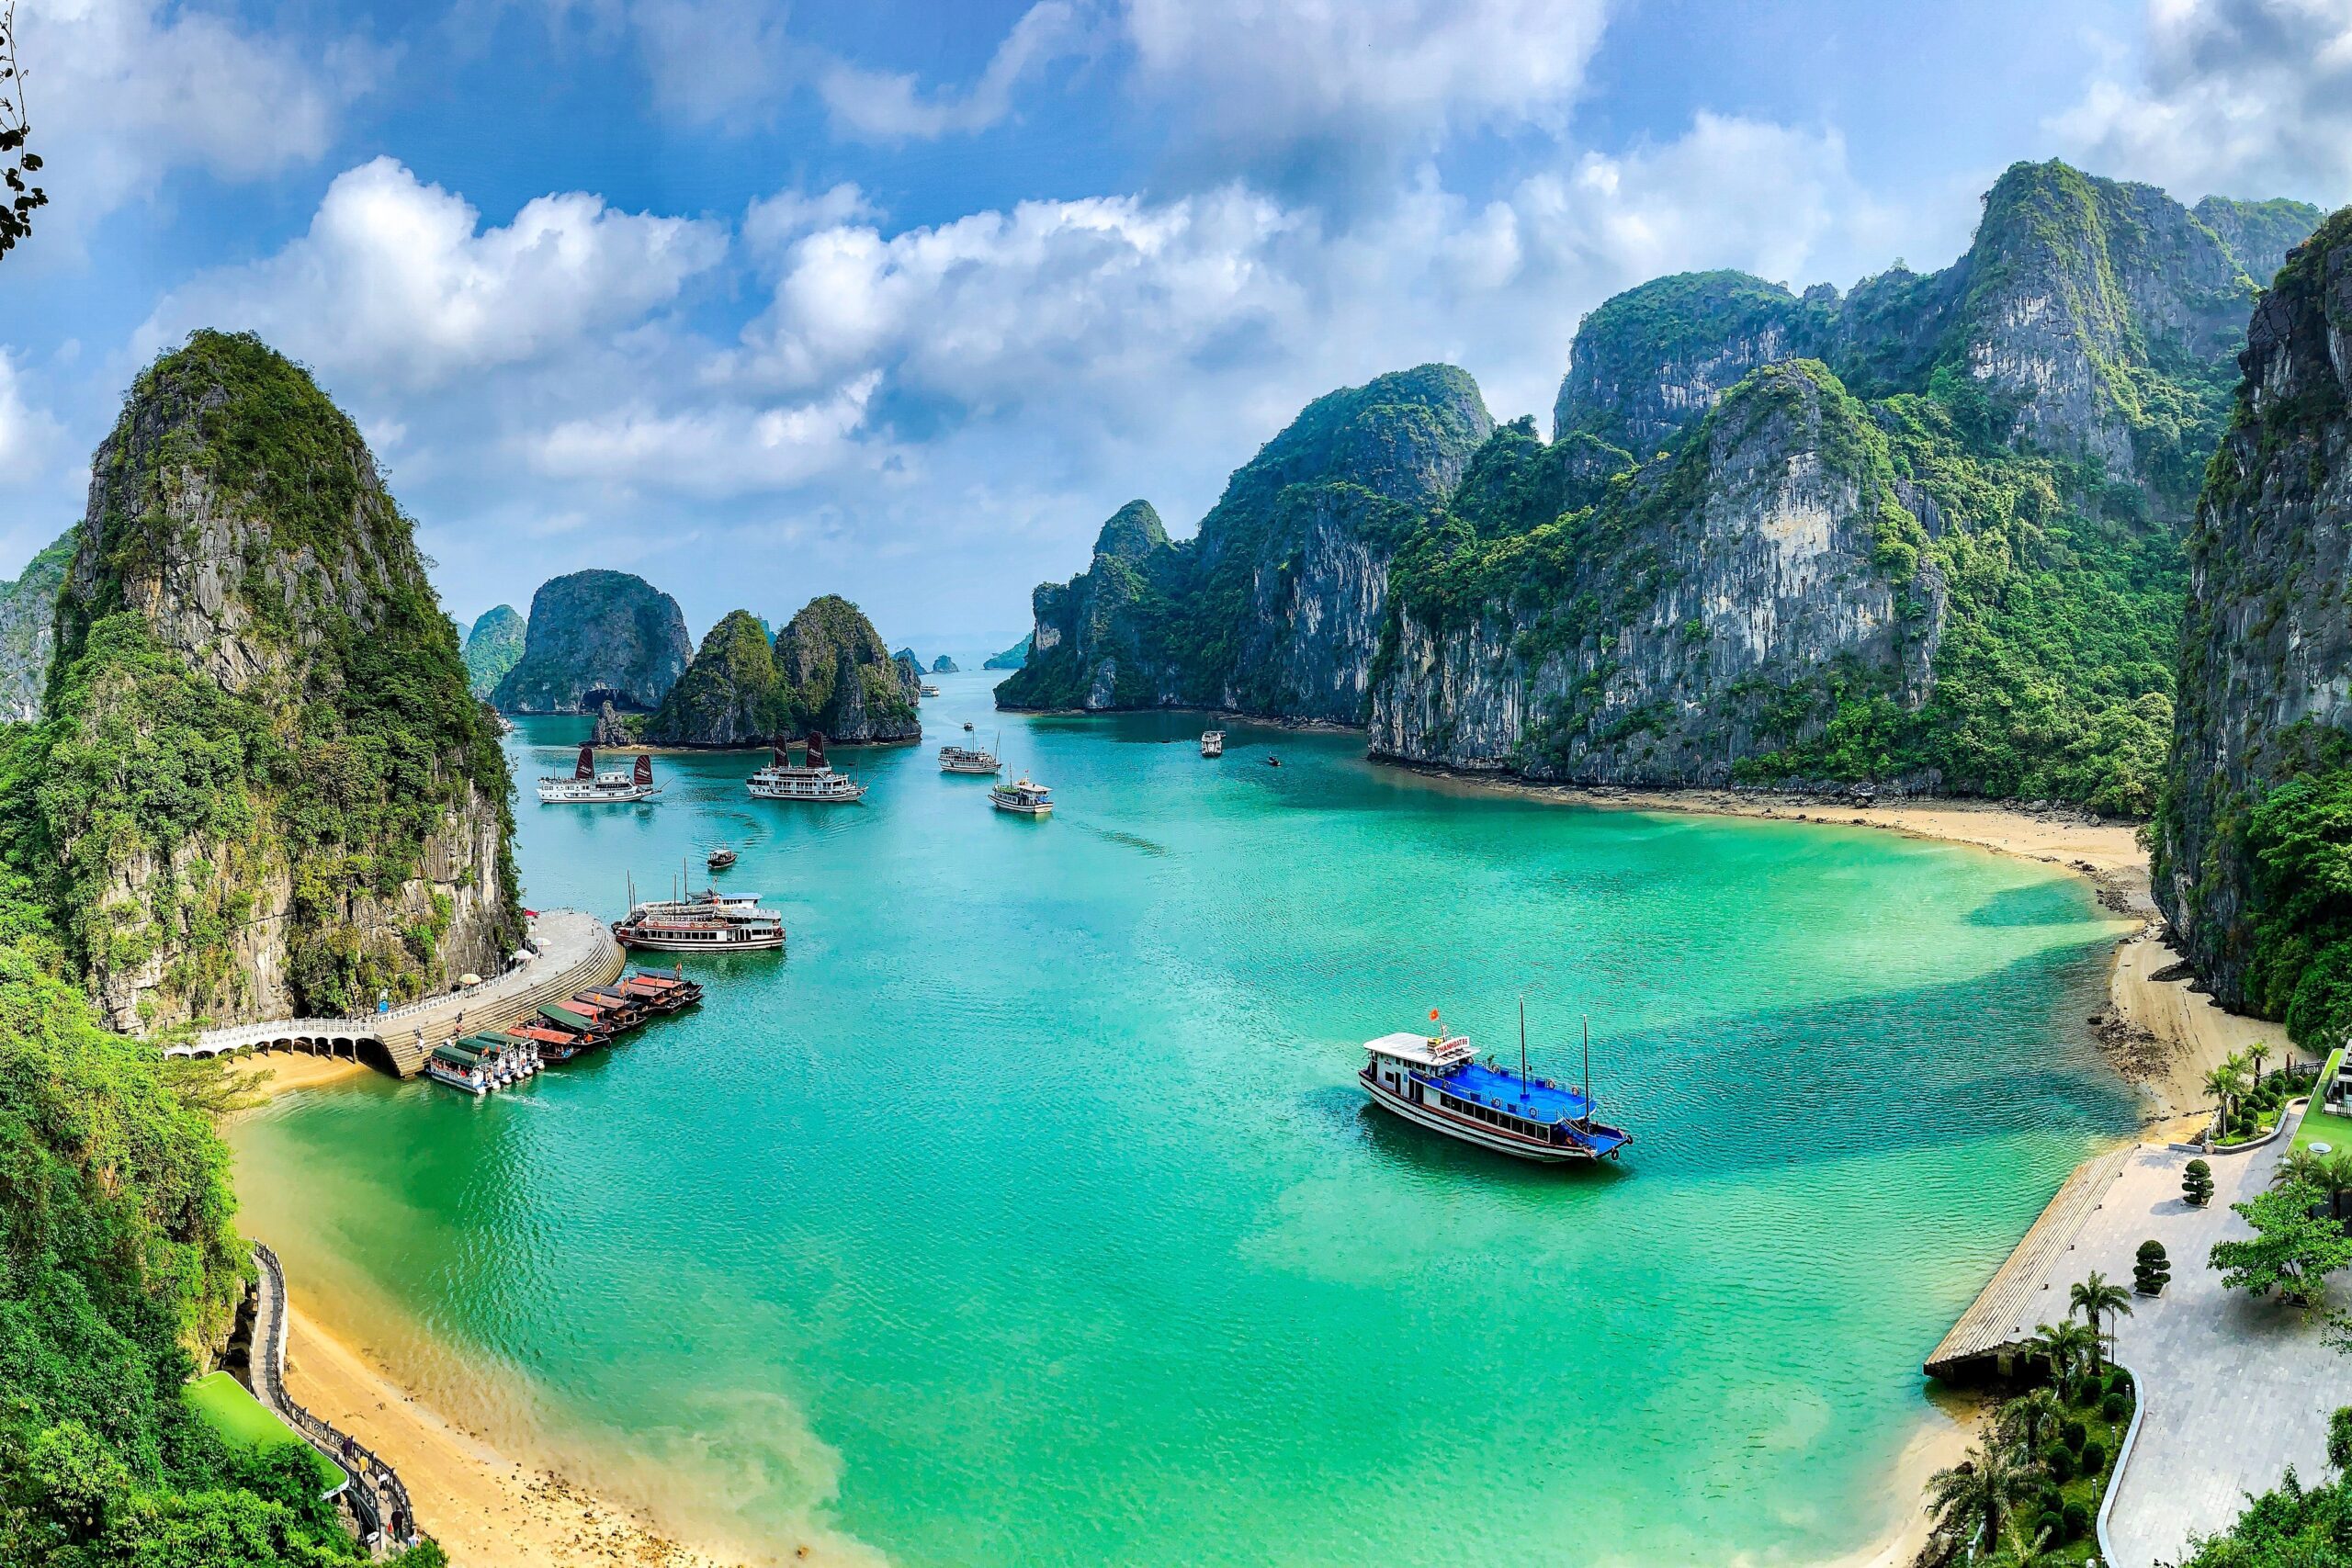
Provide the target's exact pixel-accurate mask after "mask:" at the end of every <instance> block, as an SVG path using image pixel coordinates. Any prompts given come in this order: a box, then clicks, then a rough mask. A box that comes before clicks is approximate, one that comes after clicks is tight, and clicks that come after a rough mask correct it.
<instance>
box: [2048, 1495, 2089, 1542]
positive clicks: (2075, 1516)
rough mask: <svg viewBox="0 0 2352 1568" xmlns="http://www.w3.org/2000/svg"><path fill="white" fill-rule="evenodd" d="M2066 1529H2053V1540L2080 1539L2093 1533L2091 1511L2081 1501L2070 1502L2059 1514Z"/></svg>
mask: <svg viewBox="0 0 2352 1568" xmlns="http://www.w3.org/2000/svg"><path fill="white" fill-rule="evenodd" d="M2058 1518H2059V1521H2060V1522H2061V1523H2062V1524H2063V1525H2064V1527H2065V1528H2064V1529H2057V1530H2052V1531H2051V1532H2050V1533H2051V1538H2052V1540H2062V1539H2063V1540H2081V1539H2082V1538H2083V1537H2084V1536H2086V1535H2088V1534H2090V1533H2091V1511H2090V1510H2089V1509H2088V1508H2086V1507H2084V1506H2082V1505H2081V1504H2080V1503H2069V1504H2067V1505H2066V1506H2065V1507H2064V1508H2063V1509H2061V1510H2060V1511H2059V1514H2058Z"/></svg>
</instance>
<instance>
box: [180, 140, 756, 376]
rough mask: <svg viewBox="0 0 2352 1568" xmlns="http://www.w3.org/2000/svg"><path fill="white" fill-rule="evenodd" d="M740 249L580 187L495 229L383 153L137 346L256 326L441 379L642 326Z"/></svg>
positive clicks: (349, 364) (369, 362)
mask: <svg viewBox="0 0 2352 1568" xmlns="http://www.w3.org/2000/svg"><path fill="white" fill-rule="evenodd" d="M726 244H727V239H726V234H725V232H724V231H723V230H722V229H721V228H720V227H719V226H718V225H717V224H714V223H709V222H707V221H702V220H690V219H683V218H657V217H653V216H650V215H648V214H633V213H625V212H617V211H615V210H613V209H610V208H607V207H606V206H605V204H604V202H603V201H602V200H601V199H599V198H598V197H593V196H589V195H586V194H584V193H582V192H578V191H572V192H567V193H563V194H560V195H554V196H543V197H537V199H535V200H533V201H531V202H529V203H527V204H526V205H525V206H524V208H523V209H522V210H521V211H519V212H517V213H516V214H515V220H514V221H513V222H511V223H508V224H506V225H504V226H503V227H498V228H488V229H485V228H483V227H482V226H481V214H480V213H479V212H477V211H476V210H475V209H474V208H473V207H472V206H471V205H470V204H469V203H468V202H467V201H466V200H465V199H464V197H460V196H458V195H456V194H454V193H452V192H449V191H446V190H444V189H442V188H441V187H440V186H435V185H425V184H423V183H421V182H420V181H419V180H418V179H417V177H416V176H415V175H413V174H411V173H410V172H409V171H408V170H407V169H406V168H404V167H402V166H401V164H397V163H395V162H394V161H392V160H391V159H390V158H379V159H376V160H375V161H374V162H372V163H368V164H361V165H360V166H359V167H357V168H355V169H350V170H346V171H345V173H343V174H342V175H337V176H336V178H335V180H334V184H333V185H332V186H329V187H328V188H327V193H326V197H325V198H324V199H323V200H322V202H321V203H320V206H319V210H318V213H317V215H316V216H315V217H314V218H313V219H312V220H311V227H310V231H309V232H308V233H306V234H304V235H303V236H302V237H301V238H300V239H298V240H296V241H294V242H293V243H291V244H289V245H288V246H287V247H286V248H285V249H284V250H282V251H280V252H278V253H277V254H276V255H274V256H271V257H269V258H267V259H266V260H264V261H261V262H257V263H255V264H254V265H249V266H243V267H234V268H230V269H227V270H224V271H218V272H213V273H209V274H207V275H204V276H199V277H198V278H197V279H195V280H194V281H192V282H191V283H189V284H187V286H186V287H184V288H180V289H178V290H175V292H174V293H173V294H171V295H170V296H169V297H167V298H166V299H164V303H163V304H162V305H161V306H160V307H159V308H158V309H157V310H156V312H155V314H154V315H153V317H151V318H150V320H149V321H148V322H147V324H146V325H145V326H144V327H143V328H141V333H140V343H139V344H138V345H137V346H138V347H139V348H140V349H141V351H142V352H152V351H153V349H155V348H157V347H160V346H162V345H164V344H168V343H171V342H175V341H176V340H177V339H178V338H179V337H180V336H181V335H183V334H184V333H186V332H187V330H188V329H189V328H192V327H198V326H212V327H222V328H248V329H251V330H253V331H255V332H258V333H261V334H262V335H263V336H264V337H266V338H267V339H268V340H269V341H270V342H272V343H273V344H277V346H278V347H279V348H281V349H283V350H285V351H286V352H288V353H290V354H294V355H299V356H300V357H301V358H304V359H306V360H309V361H310V362H311V363H312V364H315V365H318V366H320V367H324V368H327V369H330V370H334V371H339V372H344V373H347V374H349V375H352V376H354V377H356V378H365V379H368V380H370V381H374V382H379V383H383V384H388V385H397V386H399V387H401V388H405V389H411V390H420V389H432V388H436V387H439V386H441V385H443V384H445V383H446V382H447V381H448V380H449V379H450V378H453V377H455V376H458V375H460V374H463V373H468V372H473V371H479V370H481V369H483V368H486V367H493V366H503V365H517V364H528V363H534V362H537V361H541V360H544V359H547V358H548V357H549V356H551V355H557V354H559V353H560V352H561V351H563V350H566V349H568V348H571V347H572V346H573V345H575V344H578V343H579V342H581V340H582V339H583V338H585V337H587V336H589V335H590V334H592V333H597V332H599V331H602V330H608V329H614V328H617V327H621V326H624V325H627V324H629V323H633V322H635V321H638V320H639V319H640V318H642V317H643V316H644V315H645V313H646V312H647V311H649V310H651V309H653V308H654V307H656V306H660V305H663V304H666V303H668V302H669V301H671V300H672V299H675V298H676V297H677V295H678V293H679V290H680V289H681V288H683V287H684V284H685V282H686V280H687V279H689V278H690V277H692V276H695V274H696V273H699V272H702V271H704V270H705V269H707V268H708V267H711V266H713V265H717V264H718V261H719V260H720V259H721V257H722V255H723V254H724V253H725V249H726Z"/></svg>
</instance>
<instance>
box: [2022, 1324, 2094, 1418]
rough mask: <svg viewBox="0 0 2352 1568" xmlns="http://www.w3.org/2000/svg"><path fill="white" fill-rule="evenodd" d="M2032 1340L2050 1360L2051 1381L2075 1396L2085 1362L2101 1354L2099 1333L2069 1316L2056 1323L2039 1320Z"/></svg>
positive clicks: (2066, 1392) (2066, 1395) (2064, 1392)
mask: <svg viewBox="0 0 2352 1568" xmlns="http://www.w3.org/2000/svg"><path fill="white" fill-rule="evenodd" d="M2033 1343H2034V1348H2035V1349H2037V1350H2039V1351H2040V1352H2041V1359H2043V1360H2044V1361H2045V1362H2047V1363H2048V1364H2049V1367H2050V1381H2051V1382H2052V1383H2054V1384H2056V1385H2057V1389H2058V1392H2059V1393H2060V1394H2061V1395H2063V1396H2064V1397H2066V1398H2070V1399H2071V1398H2072V1397H2074V1393H2075V1384H2076V1383H2077V1382H2080V1381H2081V1379H2082V1375H2083V1372H2084V1371H2085V1368H2086V1363H2087V1362H2088V1361H2090V1360H2091V1359H2092V1358H2094V1357H2096V1356H2097V1355H2098V1335H2097V1334H2095V1333H2093V1332H2092V1331H2091V1330H2090V1329H2089V1328H2087V1327H2086V1326H2084V1325H2082V1324H2079V1323H2076V1322H2075V1321H2073V1320H2072V1319H2071V1318H2070V1319H2068V1320H2067V1321H2066V1322H2064V1323H2061V1324H2056V1325H2052V1324H2047V1323H2043V1324H2037V1325H2035V1326H2034V1332H2033Z"/></svg>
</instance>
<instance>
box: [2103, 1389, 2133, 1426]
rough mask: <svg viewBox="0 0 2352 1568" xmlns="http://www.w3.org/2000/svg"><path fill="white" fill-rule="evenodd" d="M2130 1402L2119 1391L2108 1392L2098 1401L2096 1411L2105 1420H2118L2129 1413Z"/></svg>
mask: <svg viewBox="0 0 2352 1568" xmlns="http://www.w3.org/2000/svg"><path fill="white" fill-rule="evenodd" d="M2098 1413H2099V1416H2100V1417H2101V1418H2102V1419H2104V1420H2107V1421H2120V1420H2122V1419H2123V1417H2124V1416H2128V1415H2129V1414H2131V1401H2130V1400H2128V1399H2126V1398H2124V1397H2123V1395H2121V1394H2120V1393H2110V1394H2109V1395H2108V1396H2107V1397H2106V1398H2105V1399H2102V1400H2100V1401H2099V1402H2098Z"/></svg>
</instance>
